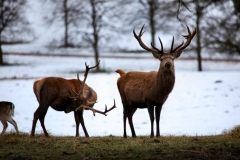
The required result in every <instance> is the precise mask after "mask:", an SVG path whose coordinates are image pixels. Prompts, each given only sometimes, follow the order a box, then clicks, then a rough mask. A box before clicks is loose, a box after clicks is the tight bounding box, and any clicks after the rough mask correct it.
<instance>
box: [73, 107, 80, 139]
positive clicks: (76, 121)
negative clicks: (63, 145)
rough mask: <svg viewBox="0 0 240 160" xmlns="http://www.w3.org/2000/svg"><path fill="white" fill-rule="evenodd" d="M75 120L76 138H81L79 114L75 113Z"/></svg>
mask: <svg viewBox="0 0 240 160" xmlns="http://www.w3.org/2000/svg"><path fill="white" fill-rule="evenodd" d="M74 118H75V123H76V137H79V123H80V120H79V117H78V112H74Z"/></svg>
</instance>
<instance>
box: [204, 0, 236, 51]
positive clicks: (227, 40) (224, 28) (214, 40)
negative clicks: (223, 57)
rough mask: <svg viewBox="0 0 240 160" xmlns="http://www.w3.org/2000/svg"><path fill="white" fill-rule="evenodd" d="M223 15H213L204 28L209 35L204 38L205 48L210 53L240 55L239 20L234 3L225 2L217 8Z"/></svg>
mask: <svg viewBox="0 0 240 160" xmlns="http://www.w3.org/2000/svg"><path fill="white" fill-rule="evenodd" d="M215 8H216V9H217V10H219V11H221V14H211V15H210V16H209V17H208V18H207V19H206V26H205V27H204V28H205V30H206V32H207V33H208V34H205V35H204V36H203V42H204V47H206V48H207V49H208V50H209V51H210V52H217V53H225V54H228V55H232V54H240V45H239V44H240V34H239V33H240V26H239V19H238V16H237V15H236V14H234V12H235V10H234V7H233V4H232V1H225V2H224V3H221V4H219V5H218V6H216V7H215Z"/></svg>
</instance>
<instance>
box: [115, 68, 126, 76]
mask: <svg viewBox="0 0 240 160" xmlns="http://www.w3.org/2000/svg"><path fill="white" fill-rule="evenodd" d="M116 72H117V73H119V74H120V76H122V75H124V74H125V72H124V71H123V70H121V69H117V70H116Z"/></svg>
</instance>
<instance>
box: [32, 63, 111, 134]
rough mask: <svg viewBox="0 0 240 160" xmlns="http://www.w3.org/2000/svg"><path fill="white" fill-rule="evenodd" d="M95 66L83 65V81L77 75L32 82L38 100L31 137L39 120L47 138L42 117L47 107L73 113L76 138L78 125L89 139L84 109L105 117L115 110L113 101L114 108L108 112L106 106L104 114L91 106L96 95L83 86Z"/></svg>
mask: <svg viewBox="0 0 240 160" xmlns="http://www.w3.org/2000/svg"><path fill="white" fill-rule="evenodd" d="M97 65H99V62H98V64H96V65H95V66H93V67H89V66H88V65H87V64H86V63H85V66H86V71H85V74H84V80H83V81H81V80H80V79H79V75H78V74H77V78H78V79H70V80H67V79H64V78H60V77H47V78H43V79H41V80H37V81H35V82H34V85H33V90H34V93H35V95H36V98H37V100H38V103H39V107H38V108H37V110H36V111H35V113H34V118H33V123H32V131H31V137H33V136H34V134H35V128H36V123H37V120H38V119H39V120H40V123H41V126H42V128H43V131H44V134H45V136H46V137H48V133H47V130H46V128H45V125H44V117H45V115H46V113H47V110H48V108H49V106H51V107H52V108H53V109H55V110H56V111H64V112H65V113H69V112H71V111H74V117H75V122H76V137H78V136H79V123H81V125H82V128H83V131H84V134H85V136H86V137H89V135H88V132H87V130H86V128H85V125H84V120H83V111H84V109H87V110H92V111H93V114H94V115H95V112H97V113H100V114H103V115H106V113H107V112H109V111H110V110H112V109H113V108H115V101H114V106H113V107H112V108H110V109H109V110H107V106H106V109H105V111H104V112H103V111H99V110H96V109H93V105H94V104H95V103H96V101H97V93H96V92H95V91H94V90H93V89H92V88H91V87H89V86H88V85H87V84H85V81H86V78H87V75H88V71H89V70H90V69H93V68H95V67H97ZM77 91H78V93H77ZM73 94H74V96H73Z"/></svg>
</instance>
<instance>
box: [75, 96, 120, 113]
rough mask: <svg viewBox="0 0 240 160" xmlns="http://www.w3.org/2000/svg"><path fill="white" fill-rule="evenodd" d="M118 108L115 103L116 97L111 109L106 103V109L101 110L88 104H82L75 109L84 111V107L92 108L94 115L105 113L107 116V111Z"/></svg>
mask: <svg viewBox="0 0 240 160" xmlns="http://www.w3.org/2000/svg"><path fill="white" fill-rule="evenodd" d="M114 108H116V104H115V99H114V105H113V106H112V107H111V108H110V109H107V105H105V111H104V112H103V111H99V110H97V109H94V108H92V107H89V106H86V105H81V106H80V107H78V108H77V109H76V110H75V111H79V110H82V112H83V111H84V109H90V110H91V111H92V112H93V115H94V116H95V113H100V114H103V115H105V116H107V114H106V113H107V112H109V111H111V110H112V109H114Z"/></svg>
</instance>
